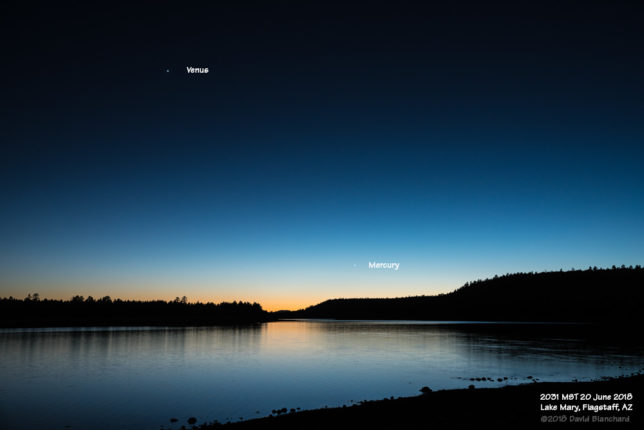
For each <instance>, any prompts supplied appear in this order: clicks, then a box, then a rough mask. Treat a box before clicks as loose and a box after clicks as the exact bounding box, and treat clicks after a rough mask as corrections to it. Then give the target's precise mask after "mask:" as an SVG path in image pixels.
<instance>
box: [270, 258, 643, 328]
mask: <svg viewBox="0 0 644 430" xmlns="http://www.w3.org/2000/svg"><path fill="white" fill-rule="evenodd" d="M643 303H644V269H642V267H640V266H639V265H638V266H635V267H632V266H630V267H625V266H622V267H615V266H613V267H612V268H610V269H599V268H597V267H589V268H588V269H587V270H574V269H572V270H570V271H566V272H564V271H563V270H561V271H558V272H541V273H534V272H530V273H514V274H506V275H503V276H495V277H493V278H491V279H484V280H476V281H473V282H468V283H466V284H465V285H464V286H463V287H461V288H459V289H457V290H455V291H453V292H451V293H447V294H440V295H437V296H416V297H403V298H393V299H369V298H364V299H333V300H327V301H325V302H322V303H320V304H318V305H315V306H311V307H308V308H306V309H303V310H300V311H295V312H287V311H280V312H278V313H276V316H279V317H280V318H335V319H410V320H444V321H548V322H554V321H559V322H573V321H574V322H601V323H610V322H628V321H641V320H644V316H643V315H644V313H643V312H642V304H643Z"/></svg>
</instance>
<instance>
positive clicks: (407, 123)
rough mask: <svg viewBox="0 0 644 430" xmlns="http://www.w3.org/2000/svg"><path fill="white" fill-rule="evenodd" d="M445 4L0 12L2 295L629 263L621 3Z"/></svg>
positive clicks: (633, 95)
mask: <svg viewBox="0 0 644 430" xmlns="http://www.w3.org/2000/svg"><path fill="white" fill-rule="evenodd" d="M445 3H448V4H449V5H445V4H440V3H436V4H429V5H427V4H425V5H422V6H421V5H415V4H412V3H399V2H395V3H393V2H392V3H385V2H382V3H381V2H375V3H368V4H360V3H351V4H345V3H342V4H334V5H329V4H313V3H308V4H307V5H306V6H304V5H301V4H300V2H263V3H262V2H253V3H242V2H230V3H218V4H216V5H210V6H208V7H206V8H202V7H198V6H186V5H185V4H179V3H176V4H172V3H154V4H150V5H148V6H128V7H112V8H111V9H109V10H107V9H89V6H88V5H84V6H80V7H77V8H69V9H61V8H59V7H58V6H56V7H55V8H54V6H52V5H49V6H44V7H42V8H39V7H35V6H34V7H31V8H30V9H24V8H21V7H19V6H15V7H8V8H7V11H6V12H7V13H6V14H4V18H3V20H4V21H5V22H3V26H2V27H3V28H4V30H3V32H6V33H7V34H6V35H4V36H5V37H10V39H9V40H11V44H10V47H9V49H8V52H7V54H6V58H5V65H4V67H3V69H4V78H3V82H4V84H3V94H4V96H3V97H2V106H3V118H4V119H3V123H4V125H3V127H2V129H3V132H2V134H3V139H2V140H3V143H2V158H1V160H2V161H1V163H2V164H1V165H2V170H1V173H0V179H1V180H2V184H3V187H2V188H3V199H2V211H1V212H0V237H2V238H3V240H2V241H1V244H0V288H1V289H0V295H10V294H12V295H16V296H19V297H22V296H23V295H26V293H27V292H33V291H36V290H37V291H39V292H40V294H41V295H42V296H46V297H67V296H68V295H71V294H84V295H88V294H92V295H95V296H96V295H105V294H110V295H112V296H122V297H135V298H157V297H160V298H172V297H174V296H176V295H179V296H181V295H184V294H185V295H187V296H188V297H189V298H193V299H195V300H196V299H200V300H214V301H218V300H224V299H230V300H232V299H244V300H256V301H259V302H261V303H263V304H265V306H267V307H269V308H278V307H300V306H304V305H308V304H312V303H314V302H316V301H318V300H322V299H325V298H330V297H339V296H345V297H348V296H400V295H411V294H432V293H435V292H442V291H448V290H451V289H453V288H455V287H457V286H459V285H461V284H462V283H464V282H466V281H468V280H471V279H473V278H478V277H486V276H491V275H494V274H497V273H506V272H514V271H530V270H558V269H559V268H564V269H569V268H570V267H587V266H589V265H597V266H609V265H612V264H617V265H620V264H626V265H629V264H640V263H642V260H643V259H644V246H643V244H644V191H643V187H642V186H643V185H644V169H642V162H643V161H644V143H643V142H644V140H643V139H644V125H643V124H644V121H642V118H643V117H644V115H643V114H644V88H643V84H642V76H644V30H642V26H641V22H642V20H643V19H644V6H643V5H642V3H641V2H634V1H633V2H619V1H616V2H599V1H597V2H594V1H579V2H572V1H563V2H516V1H515V2H508V3H494V4H485V5H482V4H481V3H482V2H471V3H470V2H445ZM186 66H194V67H208V68H209V70H210V73H208V74H207V75H190V74H187V73H186V69H185V67H186ZM166 70H169V72H166ZM369 261H397V262H399V263H400V270H399V271H397V272H395V273H392V272H391V271H389V272H386V271H374V270H372V269H371V270H370V269H368V268H367V263H368V262H369ZM354 265H355V266H354Z"/></svg>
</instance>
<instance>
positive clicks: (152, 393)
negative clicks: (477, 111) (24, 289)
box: [0, 321, 644, 430]
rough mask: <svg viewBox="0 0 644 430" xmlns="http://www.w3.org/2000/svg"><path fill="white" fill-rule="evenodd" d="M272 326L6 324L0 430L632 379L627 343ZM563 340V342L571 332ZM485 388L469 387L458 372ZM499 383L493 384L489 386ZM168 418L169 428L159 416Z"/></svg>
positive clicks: (349, 326) (482, 329) (252, 413)
mask: <svg viewBox="0 0 644 430" xmlns="http://www.w3.org/2000/svg"><path fill="white" fill-rule="evenodd" d="M523 327H524V326H522V325H518V326H515V327H514V329H513V330H509V331H508V330H507V329H498V328H496V327H495V326H492V325H488V324H480V325H458V324H449V325H447V324H441V323H427V322H382V321H368V322H364V321H363V322H357V321H283V322H273V323H267V324H260V325H256V326H252V327H207V328H167V329H165V328H161V329H159V328H142V327H131V328H111V329H110V328H107V329H105V328H100V329H87V328H86V329H5V330H1V331H0V357H1V358H2V359H1V361H0V427H2V428H12V429H30V428H49V429H65V428H68V429H69V428H71V429H81V428H96V429H107V428H110V429H113V428H119V429H144V430H145V429H150V430H158V429H159V428H160V427H161V426H164V427H165V428H166V429H168V428H176V429H178V428H179V427H180V426H181V425H182V424H185V422H186V419H187V418H188V417H190V416H195V417H197V418H198V420H199V422H203V421H212V420H215V419H217V420H219V421H227V420H231V421H236V420H239V419H240V418H241V417H243V418H244V419H248V418H253V417H258V416H264V415H268V414H270V413H271V410H272V409H276V408H277V409H279V408H282V407H286V408H289V409H290V408H297V407H300V408H302V409H310V408H319V407H324V406H325V405H328V406H339V405H342V404H349V405H350V404H351V403H352V402H359V401H361V400H365V399H382V398H384V397H389V396H396V397H398V396H412V395H416V394H418V390H419V388H421V387H422V386H425V385H427V386H430V387H431V388H433V389H442V388H462V387H467V386H468V385H469V384H472V383H474V384H475V385H477V386H480V387H491V386H498V385H504V384H508V383H511V384H517V383H523V382H527V381H528V379H527V377H528V376H532V377H536V378H539V379H540V380H543V381H557V380H571V379H573V378H576V379H580V380H585V379H594V378H598V377H602V376H617V375H621V374H626V373H631V372H636V371H639V370H641V369H642V367H644V352H643V350H642V348H640V347H629V348H625V347H623V346H616V345H611V344H610V342H608V343H605V342H604V343H596V342H589V341H587V340H586V339H584V338H582V337H580V336H575V334H574V330H572V329H570V328H569V327H563V326H562V328H554V329H552V328H549V329H547V330H546V329H544V330H541V329H540V328H538V329H536V331H537V333H538V334H535V329H534V327H533V326H530V327H528V326H525V330H524V328H523ZM571 331H572V334H571ZM483 376H485V377H491V378H494V379H495V382H471V381H470V380H469V378H471V377H483ZM499 377H507V378H508V380H507V381H504V382H502V383H499V382H496V378H499ZM172 417H176V418H178V419H179V422H178V423H176V424H174V425H171V424H170V421H169V419H170V418H172Z"/></svg>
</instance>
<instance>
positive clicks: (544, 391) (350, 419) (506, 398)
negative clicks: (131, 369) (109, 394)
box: [197, 375, 644, 430]
mask: <svg viewBox="0 0 644 430" xmlns="http://www.w3.org/2000/svg"><path fill="white" fill-rule="evenodd" d="M643 387H644V375H634V376H630V377H622V378H616V379H610V380H602V381H594V382H557V383H545V382H544V383H532V384H524V385H518V386H507V387H503V388H481V389H479V388H474V389H464V390H443V391H436V392H429V393H426V394H421V395H419V396H417V397H406V398H399V399H395V400H391V399H390V400H379V401H370V402H363V403H362V404H360V405H356V406H351V407H342V408H332V409H317V410H311V411H303V412H295V413H285V414H281V415H279V416H270V417H266V418H259V419H254V420H248V421H241V422H237V423H229V424H226V425H221V424H218V423H215V424H208V425H202V426H198V427H197V428H199V429H202V430H203V429H217V428H222V427H225V428H234V429H246V428H251V429H268V428H279V429H339V428H342V429H344V428H352V429H419V428H420V429H422V428H438V429H443V428H455V427H458V428H462V427H470V426H471V427H472V428H477V427H481V428H516V429H521V428H527V427H529V428H533V427H537V428H543V429H549V428H553V427H557V428H571V429H576V428H580V427H587V426H592V427H598V426H601V427H607V426H610V427H615V428H631V427H637V428H643V427H642V425H644V422H643V421H642V418H641V417H642V414H641V410H642V406H643V405H642V395H643V394H644V390H643V389H642V388H643ZM569 394H573V397H575V396H574V395H575V394H577V396H576V399H573V400H564V398H563V396H564V395H569ZM542 395H544V396H549V397H547V398H548V399H549V400H545V398H546V397H544V398H543V399H542ZM553 395H556V396H557V398H558V399H557V400H553V397H552V396H553ZM582 395H584V396H585V395H590V396H591V400H582ZM616 395H617V396H618V397H617V396H616ZM631 395H632V398H631V397H630V396H631ZM598 396H599V397H601V396H610V399H609V398H608V397H602V400H595V399H596V398H597V397H598ZM617 398H619V400H617ZM584 404H586V405H591V406H592V407H598V408H600V409H601V408H602V405H603V407H604V408H605V407H608V408H611V409H612V408H614V406H613V405H615V404H616V405H618V406H617V410H598V411H596V412H595V411H593V410H580V411H579V412H574V411H561V410H559V408H561V405H568V406H571V407H573V408H574V407H575V406H579V407H580V408H583V405H584ZM546 405H554V406H556V407H557V409H558V410H556V411H553V410H541V409H542V408H544V407H547V406H546ZM629 405H631V407H629ZM629 409H631V410H629ZM544 417H546V418H544ZM586 420H587V421H586ZM542 421H543V422H542ZM557 421H558V422H557Z"/></svg>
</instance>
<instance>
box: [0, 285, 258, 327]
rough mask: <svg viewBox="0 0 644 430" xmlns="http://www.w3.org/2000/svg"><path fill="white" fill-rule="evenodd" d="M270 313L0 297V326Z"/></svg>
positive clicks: (229, 319) (236, 318)
mask: <svg viewBox="0 0 644 430" xmlns="http://www.w3.org/2000/svg"><path fill="white" fill-rule="evenodd" d="M270 319H271V316H270V314H269V313H268V312H266V311H265V310H263V309H262V307H261V305H260V304H258V303H247V302H237V301H235V302H232V303H228V302H223V303H219V304H214V303H188V300H187V298H186V297H185V296H184V297H182V298H179V297H177V298H176V299H174V300H173V301H169V302H166V301H163V300H155V301H132V300H121V299H116V300H112V299H111V298H110V297H109V296H105V297H102V298H100V299H94V298H93V297H92V296H89V297H87V298H84V297H83V296H74V297H72V298H71V300H47V299H44V300H43V299H41V298H40V296H39V294H37V293H36V294H29V295H28V296H27V297H26V298H25V299H15V298H13V297H9V298H3V299H0V326H2V327H44V326H58V327H61V326H107V325H163V326H165V325H169V326H188V325H213V324H244V323H253V322H262V321H268V320H270Z"/></svg>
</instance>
